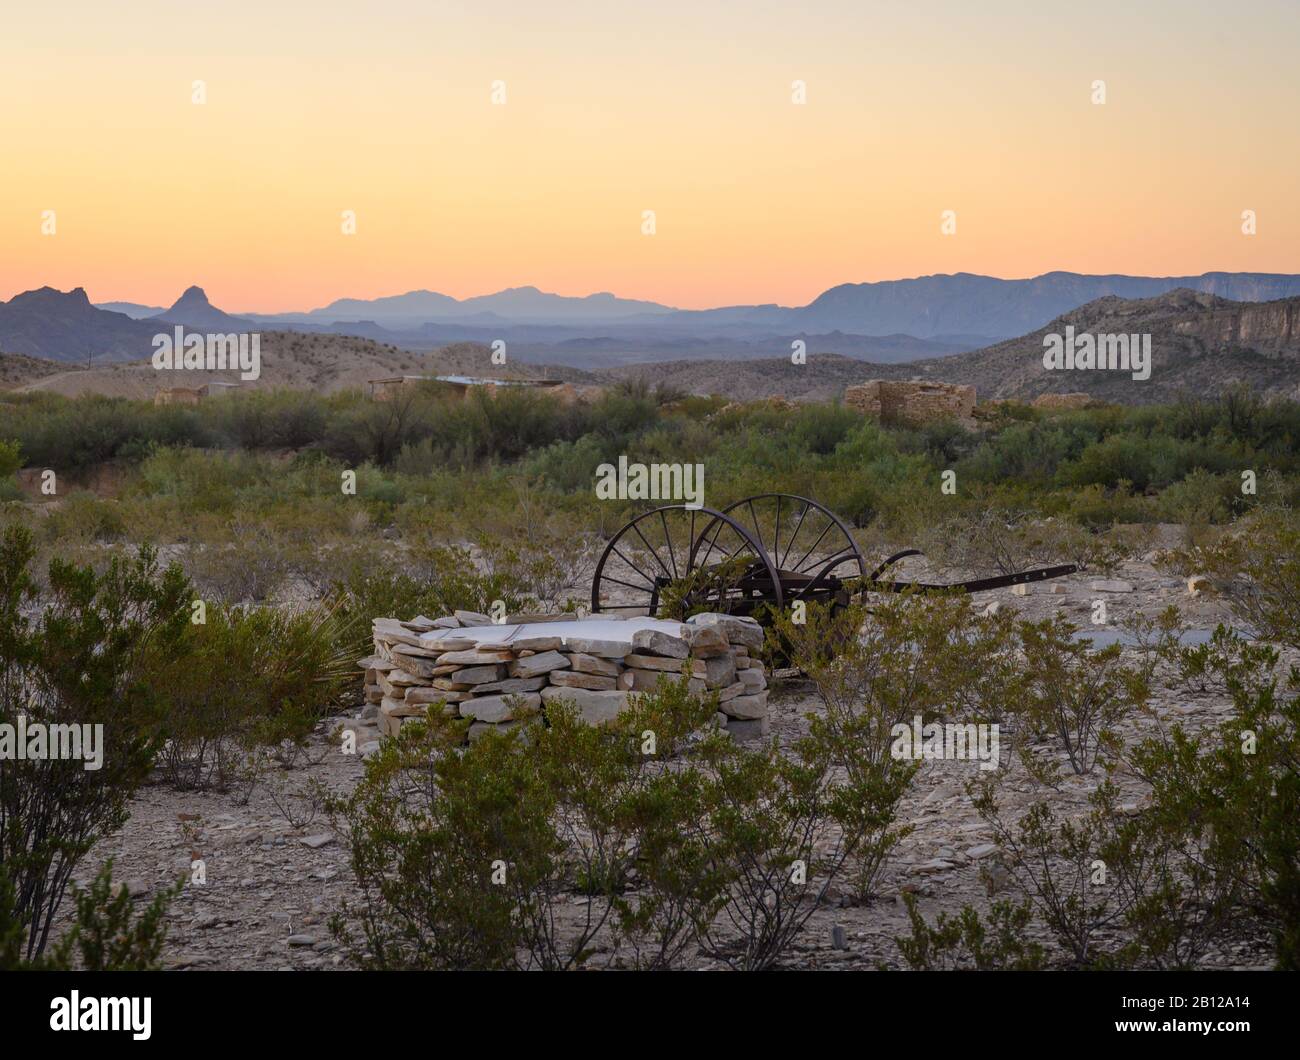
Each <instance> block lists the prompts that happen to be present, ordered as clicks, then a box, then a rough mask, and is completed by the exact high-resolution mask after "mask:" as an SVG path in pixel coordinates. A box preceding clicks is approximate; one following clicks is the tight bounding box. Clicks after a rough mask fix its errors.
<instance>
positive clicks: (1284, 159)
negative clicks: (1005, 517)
mask: <svg viewBox="0 0 1300 1060" xmlns="http://www.w3.org/2000/svg"><path fill="white" fill-rule="evenodd" d="M1298 42H1300V4H1297V3H1295V2H1294V0H1279V2H1272V0H1270V2H1263V0H1241V2H1239V3H1235V4H1232V5H1224V4H1222V3H1210V2H1199V0H1183V2H1178V3H1173V2H1159V0H1155V2H1153V0H1146V2H1142V3H1134V2H1133V0H1127V2H1123V3H1118V2H1114V3H1112V2H1110V0H1093V2H1089V3H1079V2H1078V0H1069V2H1061V0H1039V2H1031V0H1024V2H1020V3H1012V2H1002V0H980V2H979V3H974V2H970V0H929V2H927V0H907V2H883V3H882V2H876V3H872V2H869V0H854V2H847V0H846V2H840V0H834V2H816V0H808V2H800V3H772V2H767V0H746V2H732V0H693V2H679V0H656V2H654V3H639V2H626V0H623V2H611V0H601V2H592V3H585V2H563V0H546V2H537V0H532V2H528V0H477V2H472V3H438V2H430V0H421V2H418V3H417V2H385V0H368V2H367V3H366V4H364V5H360V4H357V3H355V0H348V2H342V0H311V2H309V3H306V2H298V0H274V2H270V3H268V2H267V0H258V2H245V0H221V2H205V3H200V2H197V0H166V2H155V0H129V2H128V3H125V4H106V3H103V2H102V0H96V2H83V0H60V2H59V3H54V4H14V5H9V6H8V9H7V10H6V12H5V16H4V30H3V34H2V35H0V144H3V147H4V150H3V153H2V155H0V298H3V299H7V298H10V297H12V296H13V295H14V294H16V293H18V292H20V291H24V290H28V289H31V288H34V287H39V286H41V285H45V284H48V285H50V286H53V287H57V288H60V289H65V290H66V289H70V288H73V287H84V288H86V290H87V291H88V293H89V295H90V297H91V299H92V300H94V301H97V302H103V301H109V300H127V301H134V302H141V303H145V304H150V305H163V306H166V305H170V304H171V302H173V301H174V300H175V299H176V298H177V297H178V296H179V295H180V293H181V291H182V290H184V288H185V287H187V286H189V285H190V284H192V283H197V284H199V285H201V286H203V287H204V288H205V289H206V291H207V292H208V295H209V296H210V298H211V299H212V301H213V302H214V303H215V304H216V305H219V306H221V307H222V308H225V309H228V310H231V311H248V312H276V311H287V310H304V309H310V308H313V307H316V306H320V305H324V304H327V303H328V302H330V301H332V300H333V299H335V298H339V297H355V298H373V297H378V296H382V295H391V294H398V293H401V292H404V291H408V290H413V289H421V288H427V289H430V290H435V291H440V292H443V293H445V294H450V295H454V296H456V297H467V296H470V295H476V294H485V293H489V292H492V291H496V290H500V289H503V288H506V287H515V286H524V285H533V286H537V287H540V288H542V289H543V290H548V291H554V292H556V293H559V294H566V295H585V294H589V293H592V292H595V291H612V292H614V293H616V294H619V295H621V296H624V297H632V298H644V299H650V300H653V301H658V302H663V303H667V304H670V305H676V306H680V307H684V308H703V307H708V306H717V305H732V304H756V303H767V302H776V303H780V304H783V305H802V304H805V303H806V302H808V301H810V300H811V299H812V298H814V297H816V295H817V294H819V293H820V292H821V291H823V290H825V289H826V288H828V287H831V286H833V285H835V284H839V283H849V282H862V281H868V280H882V279H897V278H902V277H908V276H917V275H927V274H931V273H950V272H977V273H983V274H988V275H995V276H1003V277H1025V276H1032V275H1036V274H1039V273H1042V272H1047V271H1051V270H1054V269H1065V270H1070V271H1075V272H1091V273H1110V272H1120V273H1130V274H1138V275H1187V274H1199V273H1201V272H1205V271H1209V270H1218V269H1221V270H1229V271H1258V272H1300V207H1298V206H1297V202H1296V191H1297V188H1300V178H1298V174H1300V137H1298V136H1297V126H1296V114H1297V113H1300V73H1297V65H1296V60H1295V55H1296V47H1297V43H1298ZM1099 81H1100V82H1104V92H1105V102H1104V103H1097V102H1094V99H1095V98H1097V89H1096V88H1095V87H1094V84H1095V82H1099ZM195 82H202V88H201V92H200V94H201V95H202V96H203V98H204V100H205V101H204V102H195V99H196V91H199V90H196V86H195ZM796 82H800V83H802V85H803V86H804V89H803V92H804V95H803V98H804V100H805V101H804V102H802V103H798V102H795V99H796V93H797V91H798V89H797V86H796ZM502 90H504V102H499V100H501V99H502ZM494 91H495V95H496V98H495V100H494ZM1247 210H1250V211H1254V217H1255V225H1256V230H1255V234H1253V235H1247V234H1245V233H1244V232H1243V230H1242V229H1243V219H1242V218H1243V211H1247ZM49 211H52V217H51V214H50V213H49ZM345 211H351V216H354V217H355V231H354V232H353V233H351V234H346V233H345V231H344V229H345ZM646 211H653V233H652V234H647V231H646V230H647V222H646ZM945 211H951V212H952V213H951V215H948V216H950V217H951V218H953V219H955V225H954V223H953V222H952V221H950V223H949V224H948V226H947V227H948V228H949V229H950V231H948V232H945V231H944V227H945V226H944V219H945ZM954 227H955V230H951V229H954ZM51 228H52V229H53V231H52V234H51V232H50V229H51Z"/></svg>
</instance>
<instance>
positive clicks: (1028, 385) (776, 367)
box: [601, 289, 1300, 405]
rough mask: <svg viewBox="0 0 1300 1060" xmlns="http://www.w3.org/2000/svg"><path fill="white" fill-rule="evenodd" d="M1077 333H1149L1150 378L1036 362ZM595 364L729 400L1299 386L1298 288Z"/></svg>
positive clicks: (1193, 295)
mask: <svg viewBox="0 0 1300 1060" xmlns="http://www.w3.org/2000/svg"><path fill="white" fill-rule="evenodd" d="M1067 327H1073V328H1074V331H1075V333H1077V334H1083V333H1085V332H1086V333H1089V334H1093V335H1097V334H1123V335H1133V334H1138V335H1142V334H1149V335H1150V336H1151V351H1152V367H1151V375H1150V378H1149V379H1146V380H1141V381H1139V380H1135V379H1134V378H1133V377H1132V374H1131V373H1129V372H1120V371H1101V370H1097V369H1092V370H1079V369H1076V370H1064V371H1049V370H1048V369H1046V368H1044V367H1043V353H1044V344H1043V340H1044V337H1045V336H1047V335H1049V334H1062V335H1063V334H1064V333H1065V330H1066V328H1067ZM601 375H602V376H607V377H614V378H627V377H634V376H642V377H644V378H646V379H647V380H649V381H651V382H663V383H665V384H668V385H671V386H675V387H680V388H682V389H685V390H688V391H691V392H693V393H702V394H721V395H723V396H725V397H729V398H732V399H733V400H753V399H756V398H761V397H771V396H776V395H780V396H783V397H787V398H791V399H794V400H823V399H826V398H830V397H834V396H837V395H839V394H842V393H843V391H844V387H845V386H848V385H852V384H855V383H861V382H864V381H865V380H868V379H913V378H917V379H933V380H942V381H944V382H949V383H964V384H968V385H971V386H974V387H975V388H976V391H977V393H978V395H979V398H980V400H987V399H989V398H1011V397H1014V398H1023V399H1026V400H1032V399H1033V398H1035V397H1037V396H1038V395H1040V394H1047V393H1077V392H1083V393H1088V394H1091V395H1092V396H1094V397H1096V398H1098V399H1101V400H1104V401H1112V402H1116V403H1119V404H1127V405H1143V404H1153V403H1160V402H1166V401H1171V400H1174V399H1176V398H1177V397H1178V395H1179V394H1181V393H1184V392H1188V393H1215V392H1217V391H1219V390H1221V389H1222V388H1223V387H1225V386H1228V385H1229V384H1231V383H1234V382H1244V383H1248V384H1249V385H1250V386H1251V387H1252V388H1254V389H1255V390H1256V391H1258V392H1260V393H1263V394H1274V395H1280V396H1288V397H1298V398H1300V298H1286V299H1280V300H1278V301H1273V302H1261V303H1253V302H1232V301H1229V300H1227V299H1225V298H1220V297H1217V296H1216V295H1212V294H1205V293H1202V292H1197V291H1191V290H1185V289H1184V290H1177V291H1171V292H1169V293H1168V294H1163V295H1160V296H1158V297H1156V298H1144V299H1125V298H1116V297H1107V298H1100V299H1097V300H1096V301H1093V302H1089V303H1088V304H1087V305H1084V306H1081V307H1079V308H1078V309H1075V310H1072V311H1071V312H1068V313H1065V314H1063V315H1061V316H1059V317H1057V318H1056V319H1055V320H1053V321H1052V322H1051V323H1049V324H1048V325H1047V326H1046V327H1042V328H1039V329H1038V330H1036V331H1033V332H1030V333H1029V334H1027V335H1023V336H1021V337H1020V338H1017V339H1011V340H1009V341H1007V342H1001V343H998V344H996V345H993V346H988V347H985V348H984V349H980V350H973V351H971V352H969V353H960V354H956V355H954V356H951V357H938V358H927V359H926V360H922V361H915V362H913V363H911V364H903V365H900V364H871V363H867V362H863V361H857V360H851V359H849V358H846V357H840V356H835V355H821V356H810V357H809V358H808V363H807V364H805V365H794V364H791V363H790V361H789V358H776V359H767V360H760V361H744V362H731V363H727V364H718V363H710V362H700V361H674V362H671V363H667V364H659V365H636V366H630V367H628V368H625V369H619V370H617V371H615V372H609V373H601Z"/></svg>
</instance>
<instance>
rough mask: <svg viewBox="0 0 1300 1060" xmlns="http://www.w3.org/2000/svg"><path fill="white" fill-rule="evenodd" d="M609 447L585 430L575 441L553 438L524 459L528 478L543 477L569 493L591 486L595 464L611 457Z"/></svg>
mask: <svg viewBox="0 0 1300 1060" xmlns="http://www.w3.org/2000/svg"><path fill="white" fill-rule="evenodd" d="M607 451H608V443H604V442H602V441H601V440H600V439H599V438H598V437H597V436H596V435H594V434H585V435H583V436H582V437H581V438H579V439H578V440H577V441H576V442H552V443H551V444H550V445H548V446H546V447H545V448H543V449H541V450H539V451H538V452H536V453H534V454H533V455H532V456H530V457H529V458H528V459H527V460H525V461H524V462H523V465H522V470H523V472H524V474H525V475H527V476H528V477H529V478H540V479H542V480H544V481H545V482H547V483H548V484H549V485H551V486H553V487H554V488H555V489H558V490H563V491H565V492H568V493H576V492H578V491H579V490H590V489H592V488H593V483H594V482H595V481H596V468H597V467H599V466H600V465H601V464H603V463H606V462H607V461H608V460H609V456H608V453H607Z"/></svg>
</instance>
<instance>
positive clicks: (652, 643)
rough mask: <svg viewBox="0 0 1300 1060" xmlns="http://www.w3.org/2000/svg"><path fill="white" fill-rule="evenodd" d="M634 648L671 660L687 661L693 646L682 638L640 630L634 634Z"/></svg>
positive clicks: (654, 630)
mask: <svg viewBox="0 0 1300 1060" xmlns="http://www.w3.org/2000/svg"><path fill="white" fill-rule="evenodd" d="M632 647H634V648H636V649H637V650H638V651H642V652H648V653H650V654H651V655H666V656H668V657H669V658H671V659H685V658H686V656H687V655H689V654H690V651H691V646H690V645H689V644H687V643H686V641H685V640H684V639H683V638H681V637H674V636H671V635H670V634H667V633H661V632H660V631H659V630H657V629H638V630H637V631H636V632H635V633H633V634H632Z"/></svg>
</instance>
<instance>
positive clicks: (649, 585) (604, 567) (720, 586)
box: [591, 504, 781, 617]
mask: <svg viewBox="0 0 1300 1060" xmlns="http://www.w3.org/2000/svg"><path fill="white" fill-rule="evenodd" d="M706 528H707V529H708V531H709V536H708V538H707V540H706V539H705V537H704V533H703V531H704V530H705V529H706ZM674 596H680V597H681V598H682V602H683V603H684V604H685V606H686V607H687V608H689V609H691V610H698V609H700V608H703V609H705V610H708V611H720V612H723V613H725V614H738V615H743V614H749V613H750V612H751V611H753V610H754V609H755V608H756V607H757V606H758V605H759V604H761V603H769V602H775V603H776V605H777V606H778V607H779V606H780V603H781V584H780V581H779V580H778V578H777V576H776V569H775V568H774V567H773V566H772V563H771V561H770V560H769V559H768V557H767V554H766V553H765V552H764V551H763V548H762V546H760V545H759V543H758V542H757V541H756V540H755V539H754V538H753V536H752V535H751V534H750V533H749V532H748V531H747V530H745V528H744V527H743V526H741V524H740V523H738V522H737V521H736V520H734V519H732V518H731V517H730V516H728V515H724V514H723V513H722V512H718V511H714V510H713V509H712V508H688V507H687V506H686V505H683V504H671V505H667V506H665V507H662V508H654V509H651V510H650V511H648V512H642V513H641V514H640V515H638V516H637V517H636V518H635V519H633V520H632V521H631V522H630V523H628V524H627V525H626V526H625V527H623V529H622V530H620V531H619V532H618V533H617V534H615V535H614V536H613V538H611V539H610V542H609V544H608V545H607V546H606V547H605V551H604V553H602V555H601V557H600V562H599V563H597V564H596V574H595V577H594V578H593V579H592V583H591V610H592V612H593V613H613V614H621V615H625V616H627V617H632V616H635V615H650V616H658V615H663V614H665V612H666V610H667V605H670V604H673V603H676V602H677V601H675V600H674Z"/></svg>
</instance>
